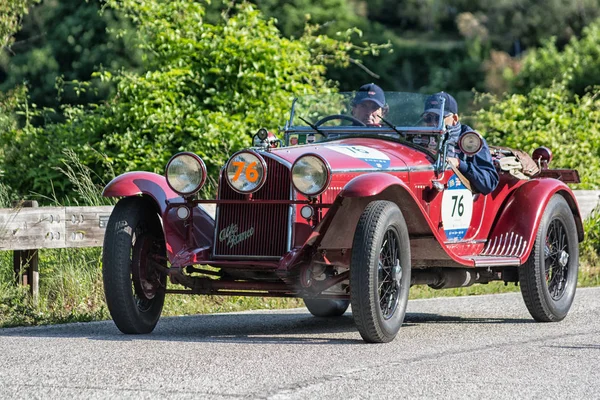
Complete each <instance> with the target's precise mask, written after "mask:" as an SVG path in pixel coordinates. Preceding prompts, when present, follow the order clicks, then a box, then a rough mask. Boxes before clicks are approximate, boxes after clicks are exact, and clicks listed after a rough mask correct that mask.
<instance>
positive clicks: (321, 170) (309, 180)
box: [292, 154, 331, 197]
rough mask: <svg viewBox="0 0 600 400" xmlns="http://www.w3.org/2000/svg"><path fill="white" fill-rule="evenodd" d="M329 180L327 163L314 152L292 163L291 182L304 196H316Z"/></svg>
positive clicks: (329, 171)
mask: <svg viewBox="0 0 600 400" xmlns="http://www.w3.org/2000/svg"><path fill="white" fill-rule="evenodd" d="M330 180H331V168H330V167H329V164H327V162H326V161H325V160H324V159H323V158H321V156H318V155H316V154H307V155H304V156H302V157H300V158H298V159H297V160H296V162H295V163H294V165H292V183H293V184H294V187H295V188H296V190H297V191H299V192H300V193H302V194H303V195H305V196H309V197H314V196H318V195H320V194H321V193H323V192H324V191H325V189H327V186H328V185H329V181H330Z"/></svg>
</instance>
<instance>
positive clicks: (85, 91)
mask: <svg viewBox="0 0 600 400" xmlns="http://www.w3.org/2000/svg"><path fill="white" fill-rule="evenodd" d="M100 8H101V1H100V0H87V1H80V0H62V1H60V2H44V3H42V4H41V5H39V6H36V7H32V8H31V9H30V12H29V14H28V15H27V16H26V17H25V18H24V19H23V28H22V29H21V30H20V31H19V33H18V34H17V35H16V36H15V38H16V41H15V43H14V44H13V45H12V46H11V48H10V51H9V50H5V51H4V52H3V53H2V55H1V57H0V90H1V91H7V90H9V89H12V88H14V87H16V86H18V85H21V84H23V83H26V84H27V85H28V87H29V97H30V101H31V102H33V103H35V104H37V105H38V106H40V107H51V108H55V109H58V107H59V105H61V104H87V103H90V102H97V101H100V100H103V99H105V98H106V97H107V96H108V95H109V93H110V91H111V87H110V85H107V84H100V82H99V81H98V80H96V81H95V82H94V83H93V84H92V85H82V84H81V83H82V82H88V81H90V80H91V79H92V74H93V73H94V72H96V71H98V70H99V69H108V70H117V69H120V68H125V69H128V70H135V68H136V67H137V66H138V65H139V55H138V52H137V50H136V45H135V43H134V41H133V35H132V34H126V33H124V30H125V29H127V28H128V27H129V22H128V21H127V20H125V19H123V18H122V17H121V16H120V15H119V14H118V13H117V12H115V10H112V9H107V10H105V11H104V12H102V13H100V12H99V11H100ZM57 85H58V91H57Z"/></svg>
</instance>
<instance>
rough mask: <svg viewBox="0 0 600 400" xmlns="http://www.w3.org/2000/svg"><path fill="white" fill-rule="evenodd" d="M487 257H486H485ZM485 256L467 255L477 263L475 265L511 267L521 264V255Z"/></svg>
mask: <svg viewBox="0 0 600 400" xmlns="http://www.w3.org/2000/svg"><path fill="white" fill-rule="evenodd" d="M484 257H485V258H484ZM484 257H477V256H474V257H467V259H468V260H472V261H473V262H474V263H475V267H511V266H515V267H516V266H519V265H521V260H520V259H519V257H495V256H484Z"/></svg>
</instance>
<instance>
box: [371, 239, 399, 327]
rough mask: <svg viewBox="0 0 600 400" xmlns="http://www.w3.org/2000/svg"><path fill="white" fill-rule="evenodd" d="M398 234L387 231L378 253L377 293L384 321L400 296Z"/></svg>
mask: <svg viewBox="0 0 600 400" xmlns="http://www.w3.org/2000/svg"><path fill="white" fill-rule="evenodd" d="M398 242H399V239H398V234H397V233H396V232H395V231H394V230H393V229H388V230H387V232H386V233H385V237H384V240H383V244H382V246H381V250H380V252H379V267H378V270H379V274H378V275H379V276H378V285H377V286H378V292H379V307H380V308H381V313H382V314H383V318H384V319H390V318H391V317H392V315H394V312H395V311H396V307H398V300H399V296H400V282H399V280H398V277H400V279H401V277H402V266H401V265H400V260H399V257H400V254H399V247H400V246H399V243H398Z"/></svg>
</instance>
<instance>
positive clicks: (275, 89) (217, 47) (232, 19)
mask: <svg viewBox="0 0 600 400" xmlns="http://www.w3.org/2000/svg"><path fill="white" fill-rule="evenodd" d="M108 5H109V6H112V7H115V8H117V9H118V10H119V11H121V12H123V14H124V15H126V16H128V17H129V18H131V19H132V21H133V23H134V24H135V26H136V28H137V31H138V34H139V35H140V43H142V51H143V54H144V57H145V69H146V72H144V73H141V74H137V73H132V72H126V71H121V72H117V73H110V72H108V71H105V72H102V73H99V74H97V75H98V77H99V78H101V79H102V80H105V81H111V82H113V83H114V84H115V85H116V88H117V92H116V94H115V96H114V97H112V98H110V99H109V100H108V101H107V102H106V103H103V104H99V105H93V106H91V107H90V108H86V109H84V108H82V107H75V106H72V107H66V108H65V109H64V115H65V117H66V118H67V121H66V122H65V123H62V124H53V123H48V124H46V125H45V126H44V127H43V128H39V129H38V128H35V127H33V126H31V124H26V125H25V127H22V128H14V127H13V129H9V130H7V131H4V132H0V147H1V148H3V149H4V154H3V157H0V168H1V169H3V170H4V171H5V175H4V179H5V181H6V183H7V184H9V185H10V186H11V187H12V188H14V189H15V190H16V192H17V193H19V194H21V195H22V196H25V195H27V194H28V193H29V191H34V192H37V193H40V194H42V195H43V196H46V197H50V198H58V199H59V200H63V199H65V198H67V197H68V195H67V194H68V193H69V192H70V191H71V190H72V187H71V186H70V183H69V181H68V180H67V179H65V177H64V175H62V174H61V173H60V171H58V170H57V169H56V168H58V167H61V166H62V165H63V161H64V155H63V152H62V150H63V149H66V148H69V149H72V150H74V151H75V152H76V153H77V155H78V157H79V158H80V160H81V161H82V162H83V163H84V164H85V165H86V166H88V167H90V168H92V169H93V170H94V172H95V174H96V176H97V177H95V181H96V182H101V181H104V182H107V181H108V180H109V179H110V178H112V176H111V175H112V173H111V171H110V170H109V169H107V166H108V165H109V166H112V168H113V169H114V171H115V172H116V173H117V174H120V173H124V172H127V171H132V170H145V171H153V172H158V173H162V172H163V169H164V166H165V164H166V162H167V161H168V159H169V158H170V157H171V156H172V155H173V154H175V153H177V152H180V151H184V150H188V151H193V152H196V153H197V154H198V155H200V156H201V157H202V158H203V159H204V161H205V163H206V164H207V167H208V169H209V174H210V175H212V176H213V177H214V176H216V173H217V171H218V170H219V168H220V167H221V166H222V165H223V164H224V162H225V161H226V159H227V157H228V156H229V155H230V154H231V153H232V152H233V151H235V150H237V149H239V148H241V147H243V146H246V145H248V144H249V143H250V142H251V135H252V134H254V133H255V132H256V131H257V130H258V129H259V128H260V127H267V128H268V129H270V130H272V131H276V130H277V127H278V125H280V124H283V121H284V120H285V118H286V117H287V116H288V115H287V113H288V111H289V107H290V104H291V99H292V98H293V96H294V95H298V94H305V93H315V92H317V91H319V92H327V91H331V90H335V83H334V82H331V81H328V80H327V79H326V78H325V72H326V69H327V65H342V66H343V65H348V63H349V59H350V57H349V54H359V55H364V54H373V53H376V52H377V48H378V47H377V46H371V45H368V44H367V45H365V46H364V47H360V48H358V47H356V46H353V45H352V44H351V42H350V40H349V38H350V36H352V35H354V34H360V32H358V31H354V30H350V31H348V32H346V33H345V34H344V35H342V36H340V39H339V40H338V39H331V38H329V37H326V36H324V35H318V34H317V33H316V31H315V30H314V29H312V28H311V27H309V29H307V31H306V32H305V34H304V36H302V37H301V38H300V39H297V40H291V39H286V38H283V37H282V36H281V34H280V32H279V31H278V30H277V28H276V27H275V25H274V21H273V20H265V19H263V17H262V15H261V13H260V12H259V11H257V10H256V9H254V8H253V7H252V6H251V5H249V4H247V3H244V4H242V5H239V6H236V7H235V8H233V9H232V10H230V13H229V14H227V15H224V16H223V19H222V21H221V23H220V24H210V23H207V22H206V21H204V19H203V15H204V7H203V4H201V3H199V2H192V1H188V0H178V1H170V2H159V1H158V0H154V1H143V2H140V1H132V0H129V1H109V2H108ZM23 104H25V105H26V104H27V103H26V102H24V101H23V100H22V99H21V100H20V102H19V104H18V105H17V106H16V107H15V112H21V113H24V112H25V111H24V108H25V107H26V106H25V105H23ZM28 113H29V114H31V111H28ZM0 114H1V113H0ZM26 121H28V120H27V119H26ZM101 154H102V155H105V156H102V155H101ZM51 183H52V185H53V186H51Z"/></svg>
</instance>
